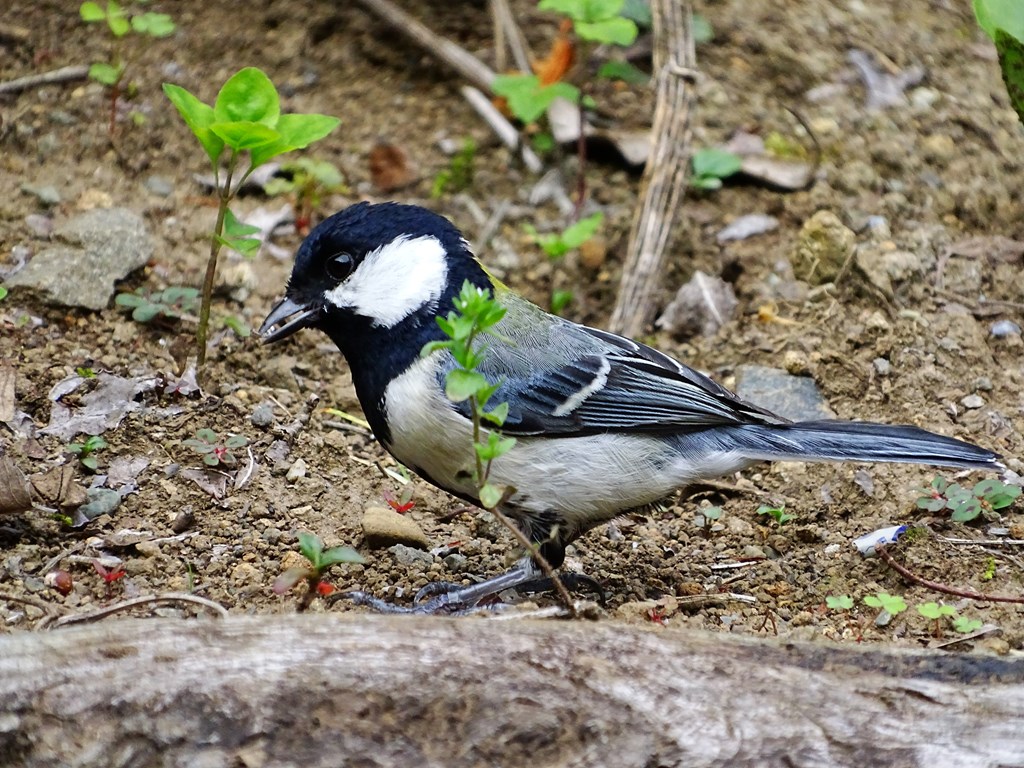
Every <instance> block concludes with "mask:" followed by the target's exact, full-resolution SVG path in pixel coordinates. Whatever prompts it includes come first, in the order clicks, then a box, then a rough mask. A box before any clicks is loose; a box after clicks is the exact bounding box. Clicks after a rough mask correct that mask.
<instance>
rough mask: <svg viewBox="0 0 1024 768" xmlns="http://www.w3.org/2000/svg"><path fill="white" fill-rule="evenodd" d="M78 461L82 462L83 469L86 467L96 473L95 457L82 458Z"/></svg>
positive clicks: (97, 463)
mask: <svg viewBox="0 0 1024 768" xmlns="http://www.w3.org/2000/svg"><path fill="white" fill-rule="evenodd" d="M80 461H81V462H82V466H83V467H87V468H89V469H91V470H93V471H94V472H95V471H96V467H98V466H99V462H98V461H97V460H96V457H95V456H83V457H82V458H81V459H80Z"/></svg>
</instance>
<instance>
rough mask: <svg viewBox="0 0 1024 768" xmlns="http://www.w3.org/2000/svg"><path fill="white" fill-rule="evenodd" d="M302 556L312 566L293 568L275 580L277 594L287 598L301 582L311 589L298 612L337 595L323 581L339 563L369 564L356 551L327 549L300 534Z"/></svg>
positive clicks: (305, 535)
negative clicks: (328, 596) (286, 594)
mask: <svg viewBox="0 0 1024 768" xmlns="http://www.w3.org/2000/svg"><path fill="white" fill-rule="evenodd" d="M299 552H301V553H302V556H303V557H304V558H306V560H308V561H309V565H308V566H295V567H294V568H289V569H288V570H286V571H285V572H284V573H282V574H281V575H280V576H278V577H277V578H276V579H275V580H274V592H275V593H276V594H278V595H283V594H284V593H285V592H287V591H288V590H290V589H291V588H292V587H294V586H295V585H296V584H298V583H299V582H300V581H305V582H306V585H307V589H306V594H305V595H303V596H302V599H301V600H300V602H299V606H298V610H299V611H304V610H305V609H306V608H308V607H309V604H310V603H311V602H313V598H314V597H316V596H318V595H319V596H320V597H326V596H327V595H330V594H332V593H333V592H334V586H333V585H331V584H329V583H327V582H326V581H324V580H323V576H324V573H325V572H326V571H327V570H328V569H329V568H330V567H331V566H334V565H337V564H338V563H365V562H366V559H365V558H364V557H363V556H362V555H360V554H359V553H358V552H356V551H355V550H354V549H352V547H331V548H330V549H324V543H323V541H321V540H320V537H319V536H315V535H313V534H312V533H306V532H301V533H299Z"/></svg>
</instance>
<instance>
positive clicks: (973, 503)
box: [949, 497, 981, 523]
mask: <svg viewBox="0 0 1024 768" xmlns="http://www.w3.org/2000/svg"><path fill="white" fill-rule="evenodd" d="M949 508H950V509H951V510H953V513H952V514H951V515H950V516H949V517H950V519H951V520H953V521H954V522H957V523H966V522H968V521H970V520H973V519H974V518H976V517H977V516H978V515H980V514H981V502H980V501H979V500H978V499H976V498H973V497H972V498H969V499H963V500H961V501H957V502H955V503H954V502H950V503H949Z"/></svg>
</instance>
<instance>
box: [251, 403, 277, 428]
mask: <svg viewBox="0 0 1024 768" xmlns="http://www.w3.org/2000/svg"><path fill="white" fill-rule="evenodd" d="M249 422H250V423H251V424H252V425H253V426H254V427H259V428H260V429H266V428H267V427H269V426H270V425H271V424H273V423H274V404H273V403H260V404H259V405H257V406H256V408H255V409H253V412H252V415H250V416H249Z"/></svg>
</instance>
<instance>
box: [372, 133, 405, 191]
mask: <svg viewBox="0 0 1024 768" xmlns="http://www.w3.org/2000/svg"><path fill="white" fill-rule="evenodd" d="M370 180H371V181H372V182H373V186H374V187H376V188H377V190H378V191H379V192H394V191H395V190H397V189H401V188H402V187H407V186H409V185H410V184H412V183H413V182H414V181H416V174H415V172H414V171H413V168H412V164H411V163H410V162H409V156H408V155H406V153H405V150H404V149H402V148H401V147H399V146H398V145H397V144H384V143H380V144H377V145H376V146H374V148H373V149H371V150H370Z"/></svg>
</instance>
